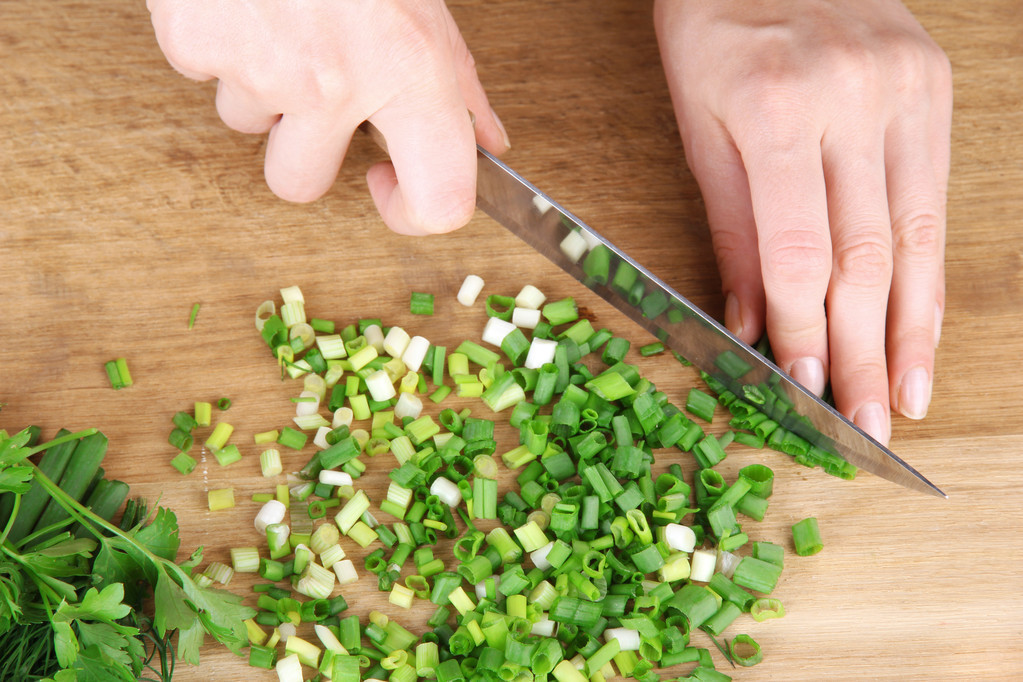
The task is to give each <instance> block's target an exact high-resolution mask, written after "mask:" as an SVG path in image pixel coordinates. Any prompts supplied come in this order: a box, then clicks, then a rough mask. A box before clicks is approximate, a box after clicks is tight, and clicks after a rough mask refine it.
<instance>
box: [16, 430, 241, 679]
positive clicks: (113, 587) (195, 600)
mask: <svg viewBox="0 0 1023 682" xmlns="http://www.w3.org/2000/svg"><path fill="white" fill-rule="evenodd" d="M92 433H96V429H91V430H87V431H82V432H79V433H74V434H69V435H67V436H63V437H62V438H59V439H55V440H53V441H50V442H48V443H44V444H42V445H36V446H34V447H32V446H29V441H30V439H31V432H30V431H29V430H28V429H26V430H24V431H22V432H20V433H18V434H15V435H14V436H8V435H7V434H6V433H5V432H2V431H0V493H5V492H6V493H11V494H13V495H14V504H13V513H12V514H11V517H10V518H9V519H8V520H7V522H6V525H5V526H4V527H3V528H0V644H3V643H5V642H7V641H8V640H10V641H13V642H15V643H16V642H18V641H20V639H21V638H20V637H19V636H18V630H19V629H20V628H38V627H39V625H40V624H48V625H49V628H50V630H51V631H52V637H53V650H54V651H55V655H56V662H57V672H56V673H54V674H52V677H49V678H42V679H52V680H53V681H54V682H76V681H77V682H92V681H94V680H95V681H97V682H98V681H100V680H102V681H104V682H106V681H109V680H137V679H138V678H139V676H140V675H141V674H142V672H143V669H144V668H146V667H149V665H150V663H151V657H152V655H153V654H152V653H150V654H147V652H146V646H145V642H146V641H150V642H151V643H162V645H163V647H164V649H163V650H161V652H160V653H161V657H165V656H166V652H165V649H166V646H167V643H168V641H169V638H170V635H171V634H172V633H173V632H176V633H177V651H176V656H177V658H179V659H181V660H184V661H186V662H189V663H198V662H199V649H200V647H201V646H202V643H203V640H204V639H205V636H206V634H210V635H212V636H213V637H214V639H216V640H217V641H219V642H221V643H222V644H224V645H225V646H227V647H228V648H229V649H231V650H232V651H234V652H236V653H239V652H240V650H241V649H242V647H244V646H245V645H246V644H247V643H248V639H247V636H246V632H245V625H244V622H243V621H244V620H245V619H247V618H250V617H252V616H253V615H254V613H255V611H254V610H253V609H251V608H250V607H247V606H244V605H243V604H242V603H241V602H242V600H241V597H239V596H237V595H235V594H232V593H230V592H227V591H225V590H221V589H217V588H214V587H202V586H200V585H198V584H197V583H196V582H195V581H194V580H193V578H192V570H193V569H194V568H195V567H196V566H197V565H198V564H199V562H200V561H201V560H202V548H201V547H200V548H198V549H197V550H196V551H195V552H193V553H192V555H191V556H189V557H188V558H187V559H186V560H184V561H182V562H180V563H178V562H177V554H178V549H179V547H180V544H181V541H180V538H179V536H178V523H177V517H176V516H175V515H174V512H173V511H171V510H169V509H167V508H164V507H158V508H157V509H156V510H155V512H154V513H153V514H152V515H151V516H150V517H147V518H144V519H142V520H140V521H138V522H137V523H136V524H135V525H133V526H131V527H130V528H127V529H122V528H119V527H117V526H115V525H114V524H112V523H110V522H108V521H107V520H105V519H103V518H101V517H100V516H98V515H96V514H94V513H93V512H92V511H90V510H89V509H88V508H86V507H85V506H83V505H82V504H80V503H79V502H78V501H76V500H75V499H74V498H72V497H71V496H70V495H68V494H67V493H65V492H64V491H63V490H62V489H61V488H60V486H58V485H57V484H56V483H54V482H53V481H52V480H51V479H49V478H48V477H47V476H46V475H45V474H44V473H43V472H42V471H40V470H39V468H38V467H36V465H35V464H33V463H32V461H31V460H30V459H29V458H30V457H31V456H32V455H34V454H36V453H37V452H40V451H42V450H45V449H47V448H49V447H52V446H54V445H56V444H57V443H59V442H61V441H64V440H72V439H78V438H83V437H85V436H87V435H90V434H92ZM33 483H34V484H35V485H38V486H41V487H42V488H43V489H44V490H45V491H46V493H47V494H48V495H49V496H50V498H51V499H53V500H54V501H56V503H57V504H59V505H60V506H61V507H63V508H64V509H65V510H66V511H67V512H68V514H70V516H71V517H72V519H73V520H74V521H77V522H78V523H80V524H81V526H82V527H84V528H85V529H86V531H87V532H88V534H89V535H91V536H92V537H88V536H85V537H77V538H76V537H75V536H73V535H72V534H71V533H70V532H66V531H65V532H63V533H60V534H58V535H55V536H53V537H49V538H47V539H45V540H42V541H40V542H38V543H37V544H35V545H33V546H31V547H22V546H14V545H13V543H10V542H9V541H8V538H7V536H8V533H9V531H10V528H11V526H12V524H13V523H14V518H15V517H16V516H17V511H18V506H19V502H20V499H21V496H22V495H24V494H26V493H27V492H28V490H29V489H30V488H31V486H32V485H33ZM150 591H151V592H152V595H153V610H152V617H151V618H150V617H149V616H148V615H142V616H140V615H139V610H140V609H141V605H142V603H143V599H144V598H145V597H146V596H147V595H148V594H149V593H150ZM142 623H146V624H148V623H151V629H152V632H151V633H150V632H149V628H148V627H147V628H146V629H145V630H142V629H140V627H139V626H140V624H142ZM12 633H13V635H12ZM12 655H13V654H12ZM43 655H46V656H49V652H42V653H40V656H43ZM6 656H7V652H4V651H2V650H0V667H3V666H4V665H6V663H5V658H4V657H6ZM172 657H173V654H172ZM36 663H37V661H34V660H25V661H21V659H19V663H18V667H17V668H16V669H15V670H11V671H7V672H8V673H10V674H14V675H15V677H14V678H13V679H25V680H30V679H41V678H40V677H35V676H34V675H36V674H37V673H34V672H33V670H34V669H35V665H36ZM50 667H51V668H52V667H53V666H52V665H51V666H50ZM42 674H46V673H42Z"/></svg>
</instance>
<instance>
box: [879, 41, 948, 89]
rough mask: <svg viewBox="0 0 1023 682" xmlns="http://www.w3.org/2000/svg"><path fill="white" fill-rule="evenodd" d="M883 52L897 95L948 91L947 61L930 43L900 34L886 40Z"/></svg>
mask: <svg viewBox="0 0 1023 682" xmlns="http://www.w3.org/2000/svg"><path fill="white" fill-rule="evenodd" d="M886 52H887V56H888V60H889V65H890V67H889V73H890V74H891V77H892V78H894V79H895V80H894V82H895V85H896V87H897V88H898V90H899V91H900V92H903V93H909V94H919V93H923V92H930V91H935V92H939V93H945V92H947V93H951V92H952V65H951V62H950V61H949V58H948V55H947V54H945V52H944V50H942V49H941V48H940V47H939V46H938V45H937V43H935V42H934V41H932V40H930V39H929V38H927V37H924V38H923V39H921V38H919V37H917V36H915V35H912V36H905V35H900V36H898V37H895V38H892V39H890V40H888V42H887V45H886Z"/></svg>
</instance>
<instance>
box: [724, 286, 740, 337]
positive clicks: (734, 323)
mask: <svg viewBox="0 0 1023 682" xmlns="http://www.w3.org/2000/svg"><path fill="white" fill-rule="evenodd" d="M725 326H726V327H728V328H729V329H730V330H731V331H732V333H733V334H735V335H736V336H738V337H739V338H740V339H741V338H742V311H741V310H739V298H738V297H737V296H736V295H735V294H733V293H732V292H731V291H729V292H728V296H727V297H726V298H725Z"/></svg>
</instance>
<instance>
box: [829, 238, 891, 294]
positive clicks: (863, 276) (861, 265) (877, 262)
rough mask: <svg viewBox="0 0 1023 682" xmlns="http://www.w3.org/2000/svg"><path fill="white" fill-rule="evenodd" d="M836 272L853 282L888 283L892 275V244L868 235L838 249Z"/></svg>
mask: <svg viewBox="0 0 1023 682" xmlns="http://www.w3.org/2000/svg"><path fill="white" fill-rule="evenodd" d="M835 273H836V275H837V276H838V277H840V278H841V279H842V280H843V281H845V282H848V283H851V284H859V285H862V286H867V287H872V286H877V285H880V284H887V283H888V282H890V281H891V277H892V252H891V246H890V245H889V244H887V243H885V242H884V241H883V240H882V239H880V238H870V237H868V238H863V239H859V240H857V241H855V242H854V243H852V244H849V245H847V246H844V247H843V248H841V249H836V253H835Z"/></svg>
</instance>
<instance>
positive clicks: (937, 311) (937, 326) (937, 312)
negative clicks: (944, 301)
mask: <svg viewBox="0 0 1023 682" xmlns="http://www.w3.org/2000/svg"><path fill="white" fill-rule="evenodd" d="M944 317H945V314H944V312H943V311H942V310H941V306H940V305H938V304H937V303H935V304H934V347H935V348H937V347H938V342H939V341H941V323H942V321H943V320H944Z"/></svg>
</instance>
